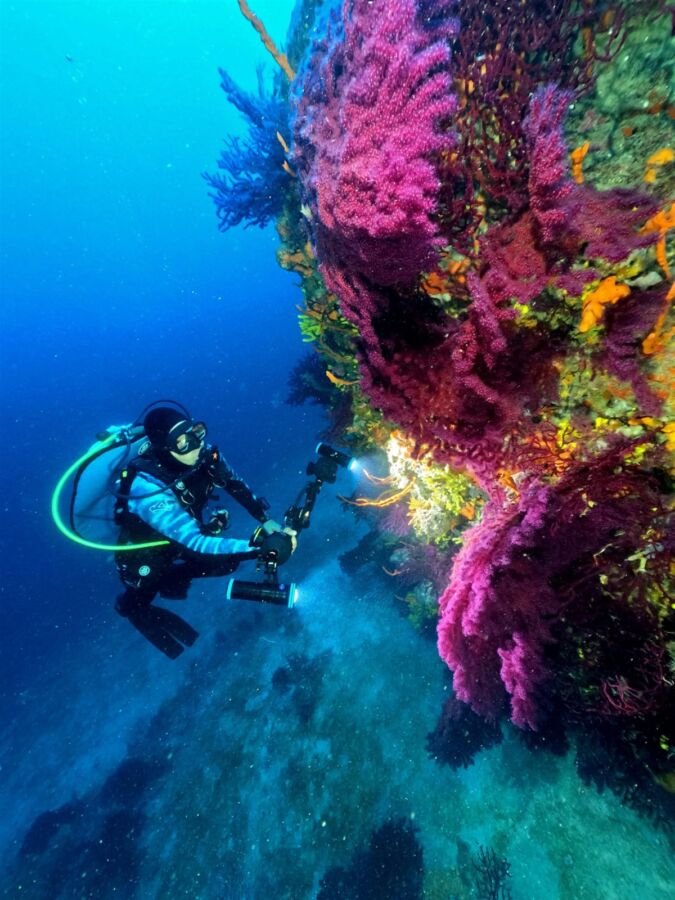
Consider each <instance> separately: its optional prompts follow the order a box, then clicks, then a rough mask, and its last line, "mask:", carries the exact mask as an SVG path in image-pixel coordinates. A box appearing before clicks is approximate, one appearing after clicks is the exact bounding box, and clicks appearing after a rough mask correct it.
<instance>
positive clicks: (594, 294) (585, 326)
mask: <svg viewBox="0 0 675 900" xmlns="http://www.w3.org/2000/svg"><path fill="white" fill-rule="evenodd" d="M629 294H630V288H629V287H628V285H627V284H617V281H616V276H615V275H610V276H609V277H608V278H603V280H602V281H601V282H600V284H599V285H598V286H597V287H596V288H594V289H593V290H592V291H589V293H588V294H586V296H585V297H584V306H583V311H582V314H581V322H580V323H579V331H580V332H581V333H582V334H583V333H584V332H586V331H588V330H589V329H591V328H592V327H593V326H594V325H596V324H597V323H598V322H599V321H600V319H601V318H602V316H603V313H604V311H605V306H607V305H609V304H610V303H616V302H617V300H621V298H622V297H627V296H628V295H629Z"/></svg>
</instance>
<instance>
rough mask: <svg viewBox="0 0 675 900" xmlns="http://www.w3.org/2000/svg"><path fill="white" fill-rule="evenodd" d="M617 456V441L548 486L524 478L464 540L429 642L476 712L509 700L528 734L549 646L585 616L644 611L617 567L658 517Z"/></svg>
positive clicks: (645, 483)
mask: <svg viewBox="0 0 675 900" xmlns="http://www.w3.org/2000/svg"><path fill="white" fill-rule="evenodd" d="M628 449H629V448H628V447H627V446H626V445H625V444H623V445H622V443H621V442H617V443H616V444H615V446H614V447H611V448H610V449H609V450H607V451H606V452H605V453H604V454H602V455H601V456H599V457H596V458H594V459H591V460H589V461H588V462H587V463H577V464H575V465H574V466H572V467H571V468H570V469H569V470H568V471H567V472H566V473H565V474H564V475H563V477H562V478H561V480H560V481H559V482H558V483H557V484H555V485H547V484H543V483H541V482H539V481H536V480H532V481H531V482H530V483H529V485H527V486H526V487H525V488H524V489H523V491H522V493H521V495H520V497H519V499H518V501H517V502H514V503H508V504H505V503H504V502H503V501H500V500H492V501H490V502H489V503H488V504H487V505H486V506H485V509H484V512H483V518H482V520H481V522H480V523H479V524H478V525H476V526H475V527H474V528H473V529H472V530H471V531H469V532H468V533H467V534H466V536H465V543H464V546H463V547H462V550H461V551H460V553H459V554H458V556H457V557H456V560H455V565H454V568H453V572H452V575H451V577H450V582H449V584H448V587H447V588H446V590H445V592H444V593H443V594H442V596H441V598H440V610H441V620H440V623H439V626H438V647H439V652H440V655H441V657H442V658H443V659H444V660H445V661H446V663H447V664H448V666H449V667H450V669H452V671H453V685H454V690H455V693H456V695H457V696H458V697H459V699H460V700H463V701H464V702H465V703H468V704H469V705H470V706H471V707H472V709H473V710H474V711H475V712H477V713H479V714H481V715H483V716H486V717H488V718H494V717H496V716H498V715H499V714H500V713H501V712H502V711H503V710H504V708H505V706H506V704H507V702H509V701H510V705H511V718H512V720H513V722H514V723H515V724H516V725H519V726H520V727H521V728H532V729H534V730H537V728H538V727H539V726H540V725H541V724H542V720H543V719H545V717H546V712H547V703H549V702H550V701H551V698H552V697H554V696H555V695H556V687H555V682H554V679H553V675H554V674H555V672H554V665H555V664H554V659H555V653H554V652H553V651H552V645H553V644H554V643H555V642H557V641H563V642H564V641H566V640H568V637H567V634H568V631H570V632H572V633H573V632H575V631H577V630H578V629H580V628H581V627H582V626H583V625H584V624H586V623H587V621H588V619H589V610H590V609H598V610H600V611H601V615H602V616H603V617H609V618H612V620H617V621H625V620H626V618H627V616H628V615H629V614H630V615H631V616H635V615H636V614H637V612H638V611H640V610H648V609H649V608H650V607H649V601H648V598H647V597H646V594H645V582H644V579H643V578H641V577H640V574H639V572H638V573H635V572H634V571H633V569H632V568H631V566H630V564H629V563H627V560H628V559H629V558H632V556H633V554H634V553H635V551H636V548H638V547H640V546H642V545H643V544H644V535H645V534H646V533H648V531H649V529H650V528H651V527H656V526H657V524H658V528H659V530H660V529H661V528H663V529H666V528H667V525H665V524H662V523H663V522H665V518H664V517H665V516H666V511H665V510H664V508H663V505H662V502H661V499H660V494H659V492H660V486H659V484H658V481H657V479H655V478H645V474H644V472H643V471H641V470H640V469H639V467H637V466H632V465H629V464H627V463H626V462H625V461H624V456H625V454H626V453H627V450H628ZM659 552H660V553H661V558H660V561H659V564H660V565H661V566H662V567H664V566H665V567H666V568H667V564H668V559H667V553H666V552H665V550H664V549H663V547H662V548H661V550H660V551H659Z"/></svg>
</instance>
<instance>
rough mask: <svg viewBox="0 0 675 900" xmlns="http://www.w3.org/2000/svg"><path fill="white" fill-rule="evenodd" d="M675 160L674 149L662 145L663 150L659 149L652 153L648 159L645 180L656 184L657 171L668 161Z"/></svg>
mask: <svg viewBox="0 0 675 900" xmlns="http://www.w3.org/2000/svg"><path fill="white" fill-rule="evenodd" d="M673 160H675V151H673V150H672V149H671V148H670V147H662V148H661V150H657V151H656V153H652V155H651V156H650V157H649V159H648V160H647V170H646V172H645V177H644V180H645V181H646V182H647V184H654V182H655V181H656V172H657V170H658V169H660V168H661V167H662V166H665V165H668V163H671V162H673Z"/></svg>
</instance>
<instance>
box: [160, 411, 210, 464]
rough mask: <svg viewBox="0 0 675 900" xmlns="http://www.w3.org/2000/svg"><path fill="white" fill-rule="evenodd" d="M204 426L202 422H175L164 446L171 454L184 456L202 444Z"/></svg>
mask: <svg viewBox="0 0 675 900" xmlns="http://www.w3.org/2000/svg"><path fill="white" fill-rule="evenodd" d="M205 437H206V425H205V424H204V423H203V422H188V421H187V420H186V419H184V420H183V421H182V422H177V423H176V424H175V425H174V426H173V428H172V429H171V431H170V432H169V434H168V435H167V439H166V445H167V448H168V449H169V450H171V451H172V452H173V453H178V455H179V456H184V455H185V454H186V453H192V451H193V450H198V449H199V448H200V447H202V446H203V444H204V438H205Z"/></svg>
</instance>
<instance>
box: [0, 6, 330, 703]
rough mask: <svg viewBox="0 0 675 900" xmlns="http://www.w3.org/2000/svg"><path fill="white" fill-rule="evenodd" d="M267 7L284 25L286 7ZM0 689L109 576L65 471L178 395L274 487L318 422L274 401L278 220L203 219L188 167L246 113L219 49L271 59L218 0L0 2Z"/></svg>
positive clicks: (247, 77) (55, 638)
mask: <svg viewBox="0 0 675 900" xmlns="http://www.w3.org/2000/svg"><path fill="white" fill-rule="evenodd" d="M266 6H267V8H264V9H262V10H261V13H263V14H264V16H265V20H266V22H267V23H268V27H269V29H270V30H271V32H272V33H273V34H276V36H277V40H279V41H281V40H283V39H284V36H285V31H286V28H287V24H288V19H289V15H290V9H291V6H292V4H291V3H290V2H287V3H274V4H272V3H268V4H266ZM1 15H2V32H3V60H4V62H3V68H2V79H3V85H2V91H1V93H2V104H3V110H2V118H3V130H2V141H3V144H2V173H3V198H2V219H1V226H0V227H1V228H2V339H1V340H2V344H3V352H2V366H3V377H2V405H3V410H4V414H3V419H4V421H5V423H6V431H7V441H6V443H5V447H4V452H3V455H4V456H5V458H6V459H7V460H8V465H6V466H5V467H4V469H3V472H2V476H3V508H4V509H5V510H7V513H6V518H5V526H4V528H3V542H4V548H3V559H4V560H5V561H9V560H11V564H10V565H9V566H7V571H6V573H5V575H4V579H3V585H2V588H1V591H2V604H1V606H0V615H1V616H2V620H1V628H2V635H3V654H2V673H1V674H2V678H1V679H0V681H1V683H2V692H3V697H4V699H5V700H6V701H7V702H11V697H12V694H13V693H14V692H15V691H16V690H20V689H21V688H22V687H25V685H26V684H27V683H28V682H29V681H30V680H31V678H32V677H33V675H34V674H35V669H36V663H37V664H38V665H40V666H45V667H46V666H49V665H51V664H52V663H53V662H54V661H55V660H58V659H59V657H60V655H61V653H62V652H63V650H64V645H65V646H66V647H67V648H68V650H69V652H72V650H73V648H76V647H77V646H78V645H79V644H80V642H81V641H82V639H83V637H84V634H85V632H86V629H87V628H88V627H89V623H90V621H91V620H95V619H96V618H97V617H98V616H99V615H100V614H101V611H102V610H105V609H106V608H107V607H108V606H109V605H110V603H111V598H112V597H113V595H114V593H115V591H116V587H117V586H116V583H115V578H114V577H113V574H112V573H111V566H110V564H109V561H108V560H106V559H105V558H103V555H102V554H96V553H89V554H87V553H86V552H82V551H81V550H79V549H78V548H76V547H71V546H69V545H68V544H67V543H66V542H64V541H63V539H62V538H61V537H60V536H59V535H58V534H57V533H56V532H55V530H54V528H53V527H52V525H51V522H50V521H49V516H48V501H49V497H50V493H51V490H52V488H53V486H54V483H55V481H56V479H57V478H58V476H59V474H60V473H61V472H62V471H63V470H64V469H65V468H66V467H67V465H68V464H69V463H70V462H71V461H72V460H73V459H75V458H76V456H78V455H80V453H81V452H83V450H85V449H86V448H87V447H88V446H89V445H90V444H91V443H92V442H93V441H94V439H95V435H96V432H98V431H100V430H101V428H104V427H105V426H107V425H109V424H111V423H121V422H126V421H130V420H132V419H133V418H134V417H135V416H136V415H137V414H138V413H139V412H140V410H141V409H142V408H143V407H144V406H145V405H146V403H149V402H150V401H152V400H155V399H157V398H160V397H172V398H176V399H177V400H180V401H181V402H183V403H184V404H186V405H187V406H188V407H189V408H190V409H191V410H193V411H194V414H195V415H196V416H199V417H203V418H205V419H206V420H207V421H208V422H209V425H210V429H211V434H212V435H213V437H214V438H215V439H216V440H217V441H218V442H219V444H220V446H221V448H222V449H223V451H224V452H225V453H226V455H227V456H228V458H229V459H230V462H231V463H232V465H234V466H235V467H236V468H237V469H238V470H239V471H240V472H241V474H242V475H244V477H246V478H247V479H248V480H249V481H250V483H251V485H252V486H253V488H254V490H256V491H258V492H260V493H263V494H265V495H266V496H268V498H269V499H270V500H271V501H273V502H276V503H287V502H289V500H288V496H289V494H290V493H291V492H292V491H295V489H296V488H295V484H293V485H292V487H291V486H287V485H285V484H284V476H285V475H287V474H288V471H289V468H288V467H289V466H291V467H292V466H293V461H295V460H297V458H298V457H299V456H300V457H302V456H303V455H305V454H307V453H310V452H311V449H312V448H313V445H314V443H313V442H314V438H315V434H316V430H317V420H316V417H314V416H312V415H311V413H308V412H306V411H305V410H297V409H293V408H289V407H287V406H285V405H284V402H283V401H284V399H285V396H286V392H287V391H286V381H287V377H288V371H289V369H290V367H291V366H292V365H293V364H294V362H295V361H296V359H297V358H298V356H299V355H300V354H301V353H302V352H303V345H302V342H301V339H300V336H299V332H298V329H297V324H296V316H295V304H296V303H298V302H299V298H298V292H297V290H296V289H295V288H294V282H295V280H296V279H295V278H294V277H292V276H291V275H290V274H288V273H286V272H284V271H282V270H281V269H280V268H279V267H278V266H277V265H276V262H275V257H274V251H275V247H276V246H277V237H276V233H275V231H274V229H273V228H272V227H270V228H268V229H267V230H265V231H264V232H261V231H258V230H256V231H253V230H250V231H245V230H244V229H237V230H235V231H232V232H230V233H228V234H224V235H223V234H221V233H219V232H218V230H217V219H216V217H215V212H214V208H213V205H212V203H211V201H210V199H209V198H208V196H207V186H206V184H205V182H204V181H203V180H202V178H201V177H200V173H201V172H203V171H206V170H208V171H212V172H213V171H215V168H216V167H215V160H216V159H217V156H218V153H219V151H220V147H221V145H222V140H223V138H224V137H225V136H226V135H227V134H231V133H237V132H239V131H240V130H241V127H242V126H241V122H240V117H239V115H238V114H237V113H236V111H235V110H233V108H232V107H230V106H229V105H228V104H227V102H226V100H225V97H224V95H223V94H222V92H221V91H220V89H219V86H218V85H219V77H218V71H217V69H218V66H220V65H223V66H227V68H228V70H229V71H230V72H231V74H232V75H233V77H235V78H236V79H237V80H239V81H240V82H241V84H242V85H243V86H245V87H247V88H249V89H252V88H253V87H254V85H255V70H256V66H258V65H259V64H265V65H266V67H267V69H268V73H269V74H271V72H270V69H271V65H270V62H269V58H268V57H267V55H266V53H265V51H264V48H263V47H262V44H261V43H260V41H259V39H258V37H257V35H256V34H255V33H254V31H253V30H252V28H251V27H250V25H249V24H248V23H247V22H246V21H245V20H244V19H243V17H241V15H240V14H239V12H238V10H237V8H236V4H234V3H229V4H228V3H227V2H203V0H201V2H178V0H167V2H163V0H162V2H149V3H138V2H114V3H104V2H98V0H92V2H87V0H76V2H71V3H69V2H60V0H58V2H56V0H49V2H39V0H30V2H21V3H4V4H2V11H1Z"/></svg>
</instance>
